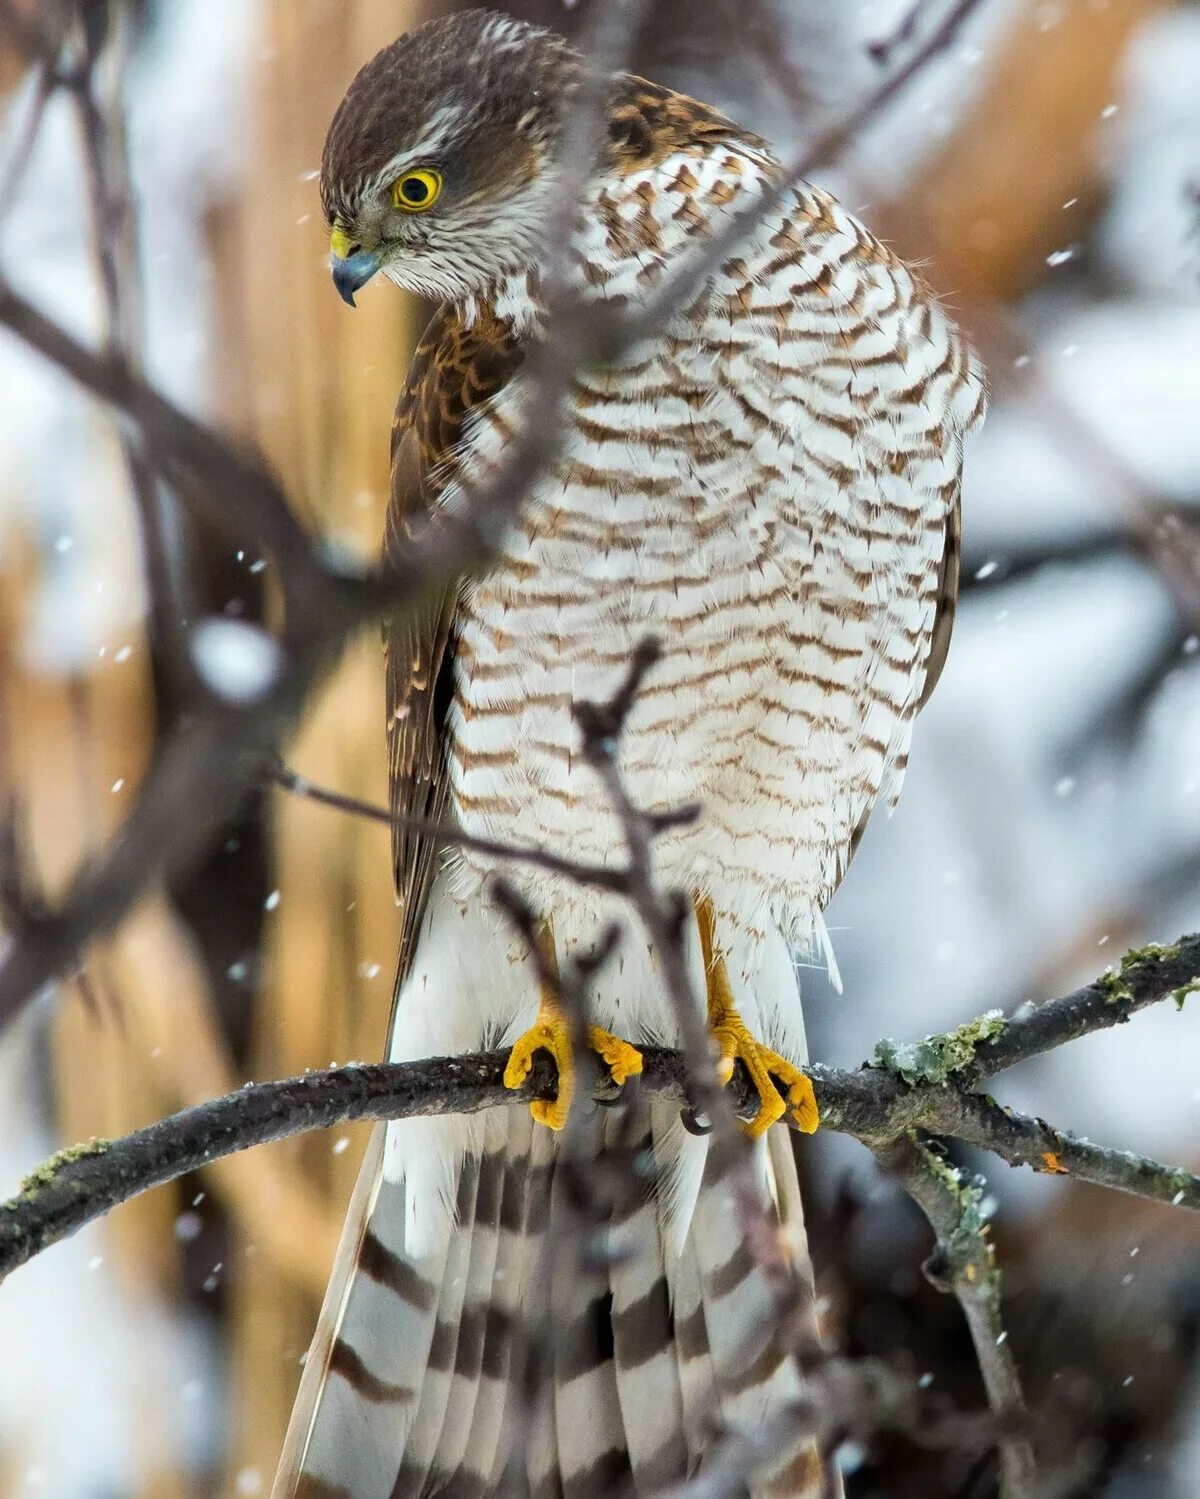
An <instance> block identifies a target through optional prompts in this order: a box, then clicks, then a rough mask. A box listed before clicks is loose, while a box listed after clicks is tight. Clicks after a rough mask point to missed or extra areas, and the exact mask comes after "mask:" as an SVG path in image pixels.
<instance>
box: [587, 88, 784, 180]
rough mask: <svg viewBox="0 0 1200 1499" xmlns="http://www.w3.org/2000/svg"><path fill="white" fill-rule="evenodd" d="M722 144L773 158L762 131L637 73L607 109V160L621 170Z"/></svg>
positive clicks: (640, 168) (639, 168)
mask: <svg viewBox="0 0 1200 1499" xmlns="http://www.w3.org/2000/svg"><path fill="white" fill-rule="evenodd" d="M722 147H731V148H733V149H735V150H738V151H743V152H747V153H750V154H752V155H754V156H757V157H760V158H761V159H762V160H763V161H764V162H765V163H769V162H773V161H774V158H773V157H772V156H771V152H770V149H769V147H768V146H767V143H766V141H764V140H763V139H762V138H761V136H757V135H755V134H753V132H751V131H749V130H746V129H744V128H743V127H742V126H741V125H738V124H737V123H736V122H735V121H734V120H731V119H730V118H729V116H728V115H725V114H722V113H721V111H720V110H718V109H715V108H713V106H712V105H711V104H705V103H704V102H703V101H702V100H700V99H694V98H692V97H691V95H690V94H681V93H679V92H677V91H676V90H675V89H670V88H667V87H665V86H664V85H663V84H660V83H652V82H651V81H650V80H649V79H647V78H639V77H638V76H637V75H636V74H632V73H627V74H624V75H622V76H621V78H619V79H618V81H617V85H616V88H615V89H614V92H613V96H612V100H611V103H610V106H609V111H608V153H609V157H608V165H609V167H610V168H611V169H612V170H613V171H615V172H616V173H617V174H618V175H629V174H633V173H638V172H644V171H645V170H647V169H648V168H652V167H655V166H661V165H662V164H663V163H665V162H667V161H669V160H670V159H671V158H673V157H678V156H687V155H699V154H704V153H707V152H711V151H715V150H719V149H720V148H722Z"/></svg>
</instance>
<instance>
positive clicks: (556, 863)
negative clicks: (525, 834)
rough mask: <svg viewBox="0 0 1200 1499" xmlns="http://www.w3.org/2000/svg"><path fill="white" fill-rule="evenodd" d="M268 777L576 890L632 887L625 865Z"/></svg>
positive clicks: (672, 821)
mask: <svg viewBox="0 0 1200 1499" xmlns="http://www.w3.org/2000/svg"><path fill="white" fill-rule="evenodd" d="M267 774H268V777H269V778H270V779H271V780H272V781H274V782H275V784H276V785H278V786H281V787H283V789H284V790H285V791H290V792H292V793H293V794H294V795H296V796H302V797H304V798H305V799H306V800H307V801H313V802H317V803H318V804H319V805H321V806H324V807H330V808H332V809H333V810H334V811H337V812H347V813H349V814H350V815H351V816H352V817H362V818H366V819H367V820H368V821H370V822H381V823H384V824H386V825H387V826H388V827H402V828H404V830H405V831H406V832H409V833H417V834H419V835H420V836H421V837H423V838H431V839H433V840H434V842H436V843H441V844H446V845H448V846H450V847H452V848H463V849H467V850H469V851H470V852H471V853H476V854H482V855H484V856H485V857H486V858H491V859H501V860H506V861H508V862H510V863H513V864H529V865H532V866H533V867H534V868H536V869H541V870H544V871H545V872H546V873H548V874H556V875H559V876H561V877H562V878H563V879H565V880H571V881H573V882H574V883H575V884H577V885H587V886H590V887H591V888H592V889H595V890H608V891H610V892H611V893H612V894H614V895H620V894H621V893H623V892H624V890H625V888H626V885H627V883H628V878H629V876H628V872H627V870H626V869H625V867H624V866H623V865H621V866H617V867H616V868H614V867H612V866H611V865H607V864H588V863H585V862H583V861H582V860H579V859H568V858H566V857H564V856H563V855H561V854H556V853H553V852H551V850H550V849H548V848H545V847H543V846H542V845H541V844H532V845H524V844H516V843H505V842H501V841H500V840H499V839H495V838H479V837H476V835H475V834H473V833H467V832H464V831H463V829H462V828H460V827H459V826H457V825H456V824H455V823H452V822H448V821H442V822H429V821H427V820H426V819H425V818H422V817H405V816H402V815H400V814H398V813H394V812H390V811H389V810H388V809H387V808H386V807H380V806H377V805H376V804H375V803H374V802H367V801H363V800H362V799H361V798H359V797H356V796H346V795H344V794H343V793H342V792H340V791H330V790H329V789H328V788H327V787H324V786H317V785H314V783H313V782H312V781H309V780H308V779H307V778H306V777H304V776H300V775H297V774H296V773H295V771H292V770H288V769H287V768H286V767H284V766H279V765H275V766H272V767H271V768H270V769H269V770H268V772H267ZM698 815H699V808H698V807H695V806H690V807H680V808H679V809H678V810H676V811H672V812H667V813H663V814H661V817H660V819H659V822H658V826H659V827H660V828H664V827H685V826H686V825H687V824H688V823H690V822H694V821H695V819H696V818H697V816H698Z"/></svg>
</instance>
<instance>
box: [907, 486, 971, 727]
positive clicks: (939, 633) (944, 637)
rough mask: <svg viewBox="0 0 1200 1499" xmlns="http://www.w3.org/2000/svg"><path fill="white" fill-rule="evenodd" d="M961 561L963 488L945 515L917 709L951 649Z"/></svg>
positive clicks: (930, 692)
mask: <svg viewBox="0 0 1200 1499" xmlns="http://www.w3.org/2000/svg"><path fill="white" fill-rule="evenodd" d="M961 562H962V491H961V488H960V490H959V492H958V493H957V494H956V495H955V496H954V503H953V504H952V505H951V506H950V514H949V515H948V516H947V517H946V544H945V546H944V547H943V549H942V565H941V568H940V569H939V571H938V592H937V609H936V612H935V613H934V616H933V634H932V636H931V637H930V641H929V655H928V657H927V658H926V661H925V685H924V687H923V688H922V689H921V700H920V702H919V703H918V704H917V709H918V711H920V709H922V708H923V707H924V706H925V704H926V703H927V702H928V701H929V699H930V698H931V697H932V696H933V689H934V688H935V687H936V686H937V684H938V681H939V680H940V678H941V675H942V668H943V667H944V666H945V664H946V656H947V654H948V652H949V650H950V636H951V634H952V633H953V631H954V615H955V612H956V610H957V609H958V575H959V570H960V567H961Z"/></svg>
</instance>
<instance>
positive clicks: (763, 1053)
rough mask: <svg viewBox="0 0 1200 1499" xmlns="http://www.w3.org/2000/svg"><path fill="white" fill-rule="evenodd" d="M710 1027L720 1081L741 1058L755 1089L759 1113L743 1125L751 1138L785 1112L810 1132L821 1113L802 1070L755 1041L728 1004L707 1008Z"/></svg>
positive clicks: (760, 1132) (723, 1081) (808, 1133)
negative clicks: (711, 1009) (714, 1043)
mask: <svg viewBox="0 0 1200 1499" xmlns="http://www.w3.org/2000/svg"><path fill="white" fill-rule="evenodd" d="M709 1029H710V1031H711V1032H712V1038H713V1040H714V1041H715V1042H716V1045H717V1053H718V1058H719V1060H718V1062H717V1076H718V1077H719V1078H720V1080H721V1083H722V1085H724V1084H725V1083H727V1082H728V1081H729V1079H730V1078H731V1077H732V1076H733V1066H734V1063H735V1062H736V1061H737V1060H738V1059H739V1058H740V1059H741V1061H742V1062H743V1063H744V1064H745V1067H746V1071H747V1072H748V1073H749V1074H750V1080H751V1082H752V1083H753V1084H754V1087H755V1089H756V1090H757V1092H758V1113H757V1114H756V1115H755V1116H754V1118H753V1119H750V1120H748V1121H746V1122H745V1123H744V1124H743V1126H742V1128H743V1129H744V1130H745V1131H746V1133H747V1134H748V1135H749V1136H750V1138H751V1139H752V1140H757V1139H758V1137H759V1136H760V1135H762V1134H765V1133H766V1131H767V1130H768V1129H770V1127H771V1125H773V1124H774V1123H775V1121H776V1120H777V1119H782V1118H783V1116H784V1115H785V1114H791V1116H792V1118H793V1119H794V1120H795V1121H796V1124H797V1125H798V1126H799V1128H800V1129H802V1130H803V1131H804V1133H805V1134H806V1135H811V1134H812V1133H813V1131H814V1130H815V1129H816V1127H817V1125H818V1123H819V1122H820V1114H819V1112H818V1110H817V1100H816V1095H815V1094H814V1093H813V1085H812V1083H811V1082H809V1080H808V1078H807V1077H805V1075H804V1073H803V1072H801V1071H800V1069H799V1068H798V1067H793V1066H792V1064H791V1062H789V1061H788V1060H787V1059H786V1058H785V1057H781V1056H780V1055H779V1053H778V1052H777V1051H772V1050H771V1048H770V1047H769V1046H764V1045H763V1044H762V1042H761V1041H756V1040H755V1039H754V1037H753V1036H752V1035H751V1034H750V1031H749V1029H748V1027H747V1026H746V1023H745V1021H744V1020H743V1019H742V1017H741V1016H740V1015H739V1014H738V1012H737V1011H736V1010H735V1009H734V1008H733V1007H732V1006H731V1005H730V1006H724V1007H722V1008H721V1009H719V1010H713V1011H710V1014H709ZM776 1079H777V1080H778V1081H779V1082H780V1083H781V1084H782V1085H783V1090H784V1093H785V1094H786V1095H787V1100H786V1102H785V1101H784V1099H783V1098H781V1097H780V1094H779V1089H778V1088H777V1087H776V1086H775V1082H776Z"/></svg>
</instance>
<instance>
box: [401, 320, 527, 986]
mask: <svg viewBox="0 0 1200 1499" xmlns="http://www.w3.org/2000/svg"><path fill="white" fill-rule="evenodd" d="M520 362H521V348H520V346H519V345H518V344H516V343H515V342H514V341H513V340H512V339H511V338H510V337H509V336H508V335H507V334H506V332H505V330H504V328H503V327H502V326H501V325H500V324H499V323H496V322H491V321H489V320H486V319H483V320H480V321H478V322H476V323H475V324H474V325H473V326H472V327H471V328H466V327H464V325H463V323H462V322H461V320H460V319H459V318H458V317H457V315H456V314H455V313H454V312H453V311H450V310H447V309H445V308H443V309H442V310H441V311H439V312H438V313H436V314H435V315H434V317H433V319H432V321H431V322H430V324H429V326H428V327H427V328H426V330H425V332H424V334H423V335H422V337H421V340H420V342H419V344H418V345H417V350H416V353H415V354H414V356H413V362H412V365H411V367H410V369H409V372H408V379H407V381H406V382H405V386H404V390H403V391H402V392H401V395H400V400H399V402H398V404H397V406H396V417H395V421H394V423H393V426H392V492H391V499H390V501H389V504H388V512H387V522H386V526H385V530H384V542H383V556H384V562H385V564H386V563H387V561H388V560H389V559H395V558H397V557H399V556H401V555H403V552H404V550H405V548H406V547H407V546H408V545H410V542H411V538H412V535H413V532H414V529H415V528H417V527H419V525H420V523H421V522H422V521H423V520H425V519H426V518H427V517H428V516H429V514H430V513H431V511H432V510H433V508H434V507H435V506H436V504H437V502H438V499H439V498H440V496H441V495H442V494H443V493H444V491H445V490H446V488H447V487H448V486H449V485H450V484H451V483H453V481H454V479H455V478H456V476H457V464H456V457H457V453H458V448H459V443H460V442H461V439H462V436H463V428H464V423H465V421H466V417H467V414H468V413H469V412H470V411H472V410H473V409H475V408H477V407H479V406H480V405H481V404H482V403H483V402H485V401H489V400H491V399H492V398H493V397H494V396H495V395H497V394H498V392H499V391H501V390H502V389H503V388H504V386H505V385H506V384H507V382H508V381H509V379H511V377H512V375H513V373H514V371H515V370H516V369H517V368H518V366H519V365H520ZM460 586H461V584H460V582H459V581H457V580H455V581H453V582H451V583H450V584H448V585H447V586H446V587H445V588H443V589H442V590H441V591H440V592H439V593H437V594H436V595H435V596H433V597H431V598H430V599H429V600H428V601H427V603H426V604H425V605H424V606H423V607H422V609H421V610H420V611H419V612H418V613H417V614H415V615H409V616H407V617H405V618H402V619H399V620H397V621H396V622H395V623H394V624H391V625H389V626H388V627H387V629H386V630H385V634H384V644H385V647H386V650H387V713H388V719H387V735H388V767H389V768H388V775H389V783H390V793H391V794H390V801H391V809H392V815H393V816H395V817H401V818H403V817H409V818H413V817H416V818H421V819H425V820H430V821H436V820H438V819H439V818H440V817H441V816H442V815H443V813H444V811H445V806H446V758H445V747H444V742H443V735H444V728H445V719H446V708H447V705H448V703H449V700H450V693H451V690H452V685H451V677H452V669H453V658H454V617H455V612H456V609H457V604H458V594H459V588H460ZM434 851H435V841H434V840H433V839H430V838H428V837H426V836H424V835H422V834H420V833H412V832H408V831H406V830H405V829H404V828H403V827H401V826H396V827H395V828H394V830H393V833H392V853H393V858H394V861H395V872H396V891H397V894H398V895H399V897H400V901H401V905H402V909H403V917H402V922H403V925H402V930H401V939H400V963H399V976H398V979H397V988H398V987H399V984H400V983H401V982H402V981H403V979H404V977H405V975H406V974H407V972H408V969H409V967H410V965H411V963H412V955H413V949H414V947H415V944H416V938H417V930H418V927H419V925H420V921H421V915H422V913H423V911H424V908H425V901H426V898H427V896H428V893H429V877H430V873H431V870H432V860H433V854H434Z"/></svg>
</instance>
